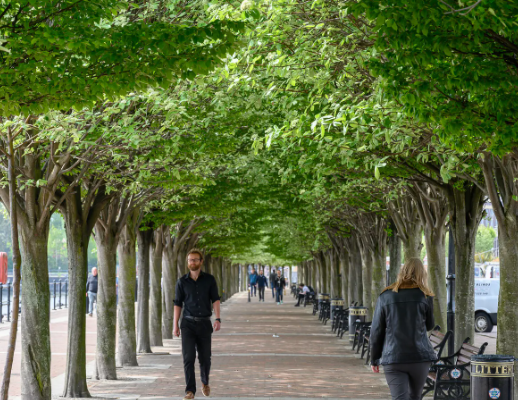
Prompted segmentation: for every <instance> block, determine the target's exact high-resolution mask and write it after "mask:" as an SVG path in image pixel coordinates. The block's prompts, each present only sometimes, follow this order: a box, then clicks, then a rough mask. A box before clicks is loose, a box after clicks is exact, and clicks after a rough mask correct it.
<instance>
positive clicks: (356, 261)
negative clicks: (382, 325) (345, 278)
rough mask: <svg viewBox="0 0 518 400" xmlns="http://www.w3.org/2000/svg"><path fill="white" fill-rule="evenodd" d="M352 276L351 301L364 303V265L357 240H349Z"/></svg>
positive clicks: (350, 284)
mask: <svg viewBox="0 0 518 400" xmlns="http://www.w3.org/2000/svg"><path fill="white" fill-rule="evenodd" d="M349 256H350V267H349V268H350V269H349V272H350V275H351V278H350V279H349V282H350V283H349V301H350V302H351V303H352V302H358V304H361V303H363V265H362V264H363V263H362V256H361V251H360V247H359V245H358V240H357V239H356V238H354V237H353V238H351V239H350V240H349Z"/></svg>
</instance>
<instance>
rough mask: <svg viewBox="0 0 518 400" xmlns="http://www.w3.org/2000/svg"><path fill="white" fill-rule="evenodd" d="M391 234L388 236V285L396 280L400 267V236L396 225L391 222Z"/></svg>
mask: <svg viewBox="0 0 518 400" xmlns="http://www.w3.org/2000/svg"><path fill="white" fill-rule="evenodd" d="M390 229H391V230H392V235H391V236H390V237H389V253H390V269H389V285H391V284H393V283H394V282H396V279H397V275H398V273H399V269H400V268H401V238H400V237H399V236H398V234H397V231H396V229H397V228H396V225H395V224H394V223H393V222H391V224H390Z"/></svg>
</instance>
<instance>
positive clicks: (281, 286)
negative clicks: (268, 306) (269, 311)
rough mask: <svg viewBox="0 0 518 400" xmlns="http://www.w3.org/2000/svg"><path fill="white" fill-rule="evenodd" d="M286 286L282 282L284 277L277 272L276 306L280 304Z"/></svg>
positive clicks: (284, 282) (279, 271)
mask: <svg viewBox="0 0 518 400" xmlns="http://www.w3.org/2000/svg"><path fill="white" fill-rule="evenodd" d="M285 285H286V281H285V280H284V276H282V275H281V270H280V269H278V270H277V276H276V277H275V292H276V294H277V305H279V304H282V300H283V295H282V292H283V290H284V286H285Z"/></svg>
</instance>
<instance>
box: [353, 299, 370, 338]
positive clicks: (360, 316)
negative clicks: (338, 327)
mask: <svg viewBox="0 0 518 400" xmlns="http://www.w3.org/2000/svg"><path fill="white" fill-rule="evenodd" d="M366 319H367V307H355V306H351V307H349V342H351V343H352V342H353V341H354V332H355V329H356V322H357V321H359V322H365V320H366Z"/></svg>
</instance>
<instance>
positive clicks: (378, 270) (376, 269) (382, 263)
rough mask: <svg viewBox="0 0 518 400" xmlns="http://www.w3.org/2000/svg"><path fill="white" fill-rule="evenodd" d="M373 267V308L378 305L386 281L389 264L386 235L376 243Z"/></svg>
mask: <svg viewBox="0 0 518 400" xmlns="http://www.w3.org/2000/svg"><path fill="white" fill-rule="evenodd" d="M372 255H373V269H372V310H374V307H375V306H376V301H377V300H378V296H379V295H380V294H381V291H382V290H383V289H384V288H385V286H386V285H385V283H386V273H387V272H386V271H387V268H386V265H387V242H386V237H384V239H383V240H381V241H379V242H378V243H377V244H376V247H375V250H374V252H373V254H372Z"/></svg>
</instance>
